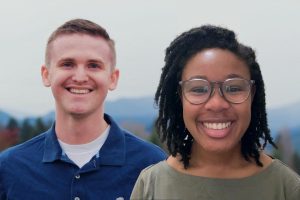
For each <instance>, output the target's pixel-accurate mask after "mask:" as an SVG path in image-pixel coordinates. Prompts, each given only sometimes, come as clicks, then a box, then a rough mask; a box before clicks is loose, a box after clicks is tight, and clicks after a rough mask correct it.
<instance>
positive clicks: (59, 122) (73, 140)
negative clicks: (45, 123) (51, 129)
mask: <svg viewBox="0 0 300 200" xmlns="http://www.w3.org/2000/svg"><path fill="white" fill-rule="evenodd" d="M107 126H108V125H107V123H106V121H105V120H104V114H103V113H95V114H91V115H88V116H78V115H76V116H75V115H66V114H65V115H63V114H62V113H57V114H56V123H55V131H56V134H57V137H58V138H59V139H60V140H61V141H63V142H65V143H67V144H85V143H89V142H91V141H93V140H95V139H96V138H97V137H99V136H100V134H101V133H102V132H104V130H105V129H106V128H107Z"/></svg>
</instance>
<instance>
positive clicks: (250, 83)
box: [179, 78, 255, 105]
mask: <svg viewBox="0 0 300 200" xmlns="http://www.w3.org/2000/svg"><path fill="white" fill-rule="evenodd" d="M197 80H201V81H205V82H207V83H208V85H210V94H209V96H208V97H207V99H205V100H204V101H201V102H199V103H198V102H197V103H195V102H191V101H190V100H189V99H188V98H187V97H186V95H185V90H184V85H185V84H186V83H188V82H191V81H197ZM234 80H242V81H245V82H247V83H248V88H249V91H248V94H247V96H245V98H244V99H243V100H241V101H232V100H230V99H228V98H227V97H226V95H224V92H223V85H224V83H226V82H228V81H234ZM179 85H180V86H181V91H182V93H183V96H184V98H185V99H186V100H187V101H188V102H190V103H191V104H193V105H199V104H202V103H205V102H207V101H208V100H209V99H210V98H211V97H212V95H213V94H214V92H215V85H218V89H219V94H220V96H222V97H223V98H224V99H225V100H226V101H227V102H229V103H233V104H240V103H243V102H245V101H246V100H247V99H248V98H249V96H250V93H251V91H252V88H253V86H254V85H255V81H254V80H247V79H243V78H229V79H226V80H224V81H208V80H206V79H202V78H191V79H188V80H184V81H179Z"/></svg>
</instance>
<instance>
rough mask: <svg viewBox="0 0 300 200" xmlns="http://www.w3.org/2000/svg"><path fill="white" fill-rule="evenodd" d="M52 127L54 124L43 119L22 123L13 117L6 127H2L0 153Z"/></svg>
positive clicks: (0, 131)
mask: <svg viewBox="0 0 300 200" xmlns="http://www.w3.org/2000/svg"><path fill="white" fill-rule="evenodd" d="M51 125H52V122H44V121H43V120H42V118H36V119H30V118H26V119H24V120H23V121H22V122H21V123H20V122H18V121H17V120H16V119H15V118H13V117H11V118H10V119H9V121H8V123H7V125H6V126H4V127H0V152H1V151H2V150H4V149H6V148H8V147H10V146H14V145H17V144H20V143H23V142H25V141H26V140H29V139H31V138H33V137H34V136H37V135H39V134H41V133H42V132H44V131H46V130H47V129H48V128H49V127H50V126H51Z"/></svg>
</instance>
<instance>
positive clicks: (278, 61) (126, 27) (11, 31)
mask: <svg viewBox="0 0 300 200" xmlns="http://www.w3.org/2000/svg"><path fill="white" fill-rule="evenodd" d="M0 4H1V7H0V26H1V31H0V55H1V64H0V110H6V111H11V112H15V113H19V114H25V115H26V114H30V115H43V114H46V113H47V112H49V111H51V110H53V109H54V99H53V97H52V94H51V90H50V89H49V88H45V87H44V86H43V84H42V81H41V76H40V67H41V65H42V64H43V63H44V50H45V45H46V41H47V39H48V37H49V35H50V34H51V33H52V32H53V31H54V30H55V29H56V28H57V27H58V26H60V25H61V24H63V23H64V22H65V21H67V20H70V19H74V18H84V19H88V20H91V21H94V22H96V23H98V24H100V25H101V26H103V27H104V28H106V30H107V31H108V32H109V34H110V36H111V37H112V38H113V39H114V40H115V42H116V50H117V67H118V68H119V69H120V80H119V84H118V88H117V89H116V90H114V91H112V92H110V93H109V95H108V100H116V99H119V98H131V97H143V96H153V95H154V93H155V90H156V87H157V85H158V81H159V78H160V74H161V68H162V67H163V65H164V61H163V59H164V53H165V49H166V48H167V46H168V45H169V44H170V42H171V41H172V40H173V39H174V38H175V37H176V36H178V35H179V34H181V33H182V32H184V31H187V30H189V29H191V28H193V27H197V26H201V25H204V24H213V25H220V26H224V27H226V28H229V29H232V30H234V31H235V32H236V34H237V37H238V39H239V41H240V42H242V43H244V44H246V45H249V46H251V47H252V48H254V49H255V51H256V54H257V60H258V62H259V64H260V66H261V71H262V73H263V77H264V81H265V87H266V96H267V97H266V98H267V107H268V108H277V107H280V106H283V105H287V104H291V103H295V102H300V55H299V53H300V25H299V22H298V21H299V19H300V11H299V10H300V1H298V0H252V1H242V0H227V1H222V0H219V1H217V0H211V1H203V0H151V1H149V0H86V1H79V0H64V1H60V0H51V1H41V0H26V1H21V0H19V1H17V0H10V1H6V0H0Z"/></svg>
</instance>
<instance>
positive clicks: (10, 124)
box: [6, 117, 19, 130]
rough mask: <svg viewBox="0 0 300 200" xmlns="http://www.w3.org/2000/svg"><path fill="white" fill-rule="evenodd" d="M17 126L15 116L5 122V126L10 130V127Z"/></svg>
mask: <svg viewBox="0 0 300 200" xmlns="http://www.w3.org/2000/svg"><path fill="white" fill-rule="evenodd" d="M18 126H19V125H18V121H17V120H16V119H15V118H13V117H11V118H10V119H9V121H8V123H7V126H6V128H7V129H9V130H12V129H17V128H18Z"/></svg>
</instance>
